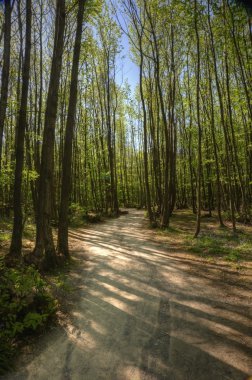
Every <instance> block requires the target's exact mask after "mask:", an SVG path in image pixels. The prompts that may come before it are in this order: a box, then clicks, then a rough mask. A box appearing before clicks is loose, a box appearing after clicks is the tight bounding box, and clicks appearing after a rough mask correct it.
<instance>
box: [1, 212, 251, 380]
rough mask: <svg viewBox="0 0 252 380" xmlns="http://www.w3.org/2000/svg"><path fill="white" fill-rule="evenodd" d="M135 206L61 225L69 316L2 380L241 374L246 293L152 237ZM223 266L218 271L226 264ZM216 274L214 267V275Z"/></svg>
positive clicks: (246, 346) (246, 350)
mask: <svg viewBox="0 0 252 380" xmlns="http://www.w3.org/2000/svg"><path fill="white" fill-rule="evenodd" d="M152 237H153V233H152V232H151V231H150V230H148V229H146V228H145V227H144V224H143V212H142V211H134V210H133V211H132V210H130V213H129V215H123V216H121V217H120V218H119V219H113V220H109V221H108V222H106V223H102V224H99V225H95V226H94V227H92V228H87V229H78V230H75V231H72V232H71V244H72V248H73V249H74V255H75V256H76V257H78V259H79V262H80V265H79V266H76V268H75V269H73V270H72V271H71V273H70V274H69V275H70V276H71V281H72V283H73V284H75V285H74V286H75V290H74V291H73V292H71V293H70V296H69V297H70V303H71V307H70V315H69V320H68V322H67V323H65V324H64V325H63V326H59V327H57V328H55V329H54V330H52V331H50V332H48V333H47V334H46V335H45V336H44V337H43V338H42V339H41V340H40V342H38V344H37V348H36V347H35V348H34V349H33V350H32V352H30V354H29V355H27V354H26V355H25V358H21V359H20V363H19V369H17V370H16V372H14V373H12V374H10V375H9V376H5V377H4V379H8V380H12V379H13V380H14V379H18V380H22V379H36V380H61V379H62V380H79V379H83V380H98V379H99V380H103V379H104V380H161V379H163V380H164V379H169V380H172V379H176V380H177V379H178V380H179V379H183V380H187V379H188V380H189V379H190V380H201V379H202V380H208V379H209V380H226V379H233V380H240V379H241V380H245V379H246V378H247V377H248V375H249V374H252V292H251V289H249V287H248V286H245V285H244V284H243V283H240V282H239V279H237V275H234V276H236V277H235V278H232V273H231V274H229V280H230V282H229V281H227V279H226V278H225V276H222V275H220V272H219V271H218V270H216V267H215V265H213V264H205V263H202V262H201V261H200V260H197V258H194V260H192V259H190V258H188V257H187V256H186V255H184V253H183V252H180V251H179V250H176V249H174V248H172V247H169V246H168V245H167V244H166V245H165V244H162V243H158V242H155V241H153V238H152ZM226 272H227V273H228V270H227V271H226ZM223 273H224V272H223Z"/></svg>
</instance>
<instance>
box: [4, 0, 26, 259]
mask: <svg viewBox="0 0 252 380" xmlns="http://www.w3.org/2000/svg"><path fill="white" fill-rule="evenodd" d="M31 19H32V11H31V0H26V36H25V57H24V63H23V69H22V92H21V102H20V109H19V115H18V124H17V137H16V150H15V159H16V166H15V180H14V198H13V207H14V224H13V230H12V239H11V246H10V252H9V256H11V257H21V250H22V233H23V215H22V191H21V189H22V172H23V164H24V140H25V130H26V125H27V102H28V90H29V79H30V56H31Z"/></svg>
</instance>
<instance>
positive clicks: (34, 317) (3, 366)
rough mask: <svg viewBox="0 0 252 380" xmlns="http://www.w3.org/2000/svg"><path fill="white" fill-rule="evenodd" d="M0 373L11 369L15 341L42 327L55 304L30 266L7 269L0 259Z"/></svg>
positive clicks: (54, 309) (36, 272) (53, 309)
mask: <svg viewBox="0 0 252 380" xmlns="http://www.w3.org/2000/svg"><path fill="white" fill-rule="evenodd" d="M0 278H1V281H0V374H1V375H2V374H3V373H4V372H5V371H6V370H7V369H8V368H9V366H10V363H11V359H12V356H13V354H14V351H15V350H14V349H15V346H16V343H17V340H18V339H20V338H21V337H22V335H24V334H29V333H31V332H34V331H36V330H38V329H39V328H41V326H43V325H44V324H45V323H46V322H47V320H48V319H49V318H50V317H51V316H52V315H53V314H54V313H55V311H56V309H57V302H56V301H55V300H54V298H53V297H52V296H51V294H50V292H49V289H48V285H47V283H46V282H45V280H44V279H43V278H42V277H41V275H40V274H39V272H38V271H37V270H36V269H35V268H33V267H31V266H29V267H20V268H15V269H14V268H7V267H6V266H5V264H4V260H3V257H1V258H0Z"/></svg>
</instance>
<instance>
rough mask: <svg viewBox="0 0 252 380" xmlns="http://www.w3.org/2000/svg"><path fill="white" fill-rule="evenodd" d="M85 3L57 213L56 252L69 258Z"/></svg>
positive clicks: (76, 47)
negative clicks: (77, 105) (76, 121)
mask: <svg viewBox="0 0 252 380" xmlns="http://www.w3.org/2000/svg"><path fill="white" fill-rule="evenodd" d="M84 9H85V1H84V0H79V9H78V16H77V29H76V36H75V44H74V53H73V64H72V73H71V85H70V97H69V105H68V114H67V123H66V132H65V141H64V154H63V167H62V182H61V201H60V211H59V230H58V252H59V253H63V254H64V255H65V256H67V257H68V256H69V249H68V211H69V200H70V194H71V168H72V156H73V154H72V150H73V136H74V128H75V114H76V104H77V89H78V70H79V60H80V51H81V36H82V24H83V17H84Z"/></svg>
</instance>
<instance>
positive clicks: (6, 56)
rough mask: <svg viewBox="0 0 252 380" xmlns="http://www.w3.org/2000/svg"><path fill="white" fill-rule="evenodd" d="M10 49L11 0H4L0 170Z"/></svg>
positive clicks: (0, 98) (0, 102)
mask: <svg viewBox="0 0 252 380" xmlns="http://www.w3.org/2000/svg"><path fill="white" fill-rule="evenodd" d="M10 49H11V0H6V1H5V16H4V50H3V68H2V78H1V82H2V83H1V96H0V171H1V163H2V149H3V131H4V122H5V118H6V109H7V98H8V85H9V76H10Z"/></svg>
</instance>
